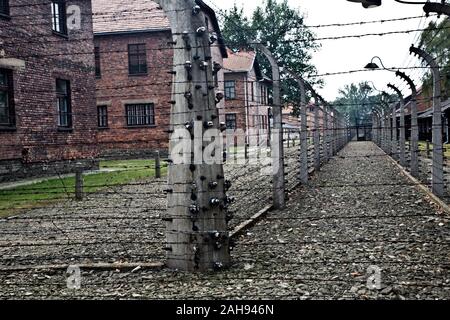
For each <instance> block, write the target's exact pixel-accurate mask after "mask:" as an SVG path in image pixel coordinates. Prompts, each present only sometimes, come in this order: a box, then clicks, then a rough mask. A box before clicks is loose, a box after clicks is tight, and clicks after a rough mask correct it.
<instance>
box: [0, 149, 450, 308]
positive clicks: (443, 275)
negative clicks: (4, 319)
mask: <svg viewBox="0 0 450 320" xmlns="http://www.w3.org/2000/svg"><path fill="white" fill-rule="evenodd" d="M409 184H410V182H409V181H408V180H407V179H406V178H404V177H403V176H401V175H400V172H399V170H398V169H397V168H396V167H395V166H394V165H393V164H392V163H390V162H389V161H388V160H387V158H386V157H384V156H383V155H382V153H381V152H380V150H379V149H378V148H377V147H375V146H374V144H372V143H370V142H362V143H356V142H354V143H351V144H349V145H348V146H347V147H346V148H345V149H344V150H343V151H341V153H340V155H339V156H338V157H336V158H334V159H332V160H331V161H330V162H329V163H328V164H326V165H325V166H324V167H323V168H322V170H321V172H320V173H318V174H317V175H316V176H315V177H314V178H313V179H312V181H311V184H310V185H309V186H308V187H302V188H300V189H299V190H297V191H295V192H293V193H292V194H291V201H290V202H289V204H288V206H287V208H286V209H285V210H283V211H274V212H271V213H270V214H269V215H268V216H267V217H266V218H265V219H264V220H262V221H260V222H259V223H258V224H256V225H255V226H254V227H253V228H252V229H251V230H249V231H248V232H247V234H245V235H243V236H241V237H240V239H239V240H238V241H237V244H236V248H235V250H234V251H233V253H232V255H233V261H234V263H233V265H232V266H231V268H230V269H228V270H226V271H223V272H220V273H215V274H206V275H205V274H196V275H191V274H185V273H180V272H175V271H170V270H162V271H150V270H135V271H134V272H119V271H118V270H115V271H88V270H82V280H81V289H80V290H69V289H67V287H66V274H65V272H62V271H45V270H42V271H27V272H14V273H10V272H8V273H5V272H0V297H2V298H46V299H52V298H76V299H87V298H97V299H182V298H184V299H201V298H224V299H228V298H239V299H449V298H450V275H449V266H450V254H449V245H450V226H449V217H448V216H446V215H445V214H444V213H442V212H441V211H440V210H439V209H438V208H436V207H435V206H434V205H433V204H431V203H430V201H429V199H427V197H426V196H424V195H423V194H422V193H420V192H419V191H417V189H416V188H415V187H414V186H410V185H409ZM162 201H163V200H162ZM130 210H131V209H130ZM139 224H143V222H142V221H141V222H136V225H130V226H129V227H130V228H134V227H136V228H138V225H139ZM48 228H50V226H48ZM25 229H27V228H25ZM27 230H28V229H27ZM4 231H6V230H5V229H2V232H4ZM28 231H30V230H28ZM111 232H113V230H111ZM93 235H96V237H95V238H96V239H98V237H99V235H98V234H95V232H93ZM1 237H2V238H4V237H5V236H4V235H3V233H2V236H1ZM26 237H27V236H25V235H24V236H23V239H25V238H26ZM107 239H108V238H105V241H107ZM104 248H112V247H111V244H110V245H107V244H105V246H104ZM69 249H70V247H67V250H69ZM119 249H120V247H118V248H117V250H119ZM83 250H86V251H89V250H91V247H90V246H84V247H83ZM151 250H153V248H151V247H148V248H147V247H145V246H143V245H139V246H137V248H136V250H135V251H133V252H134V253H135V254H136V255H138V254H140V255H141V256H145V254H149V255H150V256H152V255H153V254H154V252H153V251H151ZM14 252H17V255H19V256H20V255H21V254H22V253H21V252H20V251H18V250H15V249H14V250H11V252H10V254H12V253H14ZM92 252H94V253H95V252H97V251H92ZM149 252H150V253H149ZM2 254H3V253H2ZM54 254H55V255H56V254H57V252H55V253H54ZM141 260H142V259H141ZM150 260H153V259H150ZM369 267H372V269H373V270H379V271H380V273H379V277H375V278H374V279H375V280H376V281H375V283H376V284H380V286H379V287H378V288H377V289H369V288H368V286H367V282H368V279H369V277H371V274H369V273H368V268H369ZM378 280H379V281H378ZM371 283H372V282H371Z"/></svg>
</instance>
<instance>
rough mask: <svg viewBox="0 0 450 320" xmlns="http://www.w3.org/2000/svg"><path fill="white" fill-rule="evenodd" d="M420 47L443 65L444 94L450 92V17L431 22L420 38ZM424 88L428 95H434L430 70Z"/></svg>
mask: <svg viewBox="0 0 450 320" xmlns="http://www.w3.org/2000/svg"><path fill="white" fill-rule="evenodd" d="M420 47H421V48H422V49H423V50H425V51H426V52H427V53H429V54H431V55H432V56H433V57H435V58H436V60H437V63H438V64H439V65H440V66H441V82H442V96H443V97H448V96H449V94H450V18H446V19H444V20H443V21H441V22H440V23H436V22H434V21H432V22H430V24H429V25H428V27H427V28H426V30H425V31H423V32H422V34H421V38H420ZM423 90H424V93H425V95H426V96H428V97H431V96H432V95H433V77H432V75H431V73H430V72H428V73H426V74H425V76H424V77H423Z"/></svg>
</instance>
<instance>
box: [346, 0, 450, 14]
mask: <svg viewBox="0 0 450 320" xmlns="http://www.w3.org/2000/svg"><path fill="white" fill-rule="evenodd" d="M347 1H350V2H358V3H361V4H362V6H363V7H364V8H366V9H369V8H376V7H379V6H381V0H347ZM394 1H395V2H398V3H402V4H421V5H422V4H423V5H424V7H423V10H424V11H425V14H426V16H427V17H428V16H429V15H430V13H437V14H438V17H439V16H440V15H441V14H445V15H447V16H450V5H448V4H446V3H445V0H441V3H438V2H430V1H427V2H417V1H403V0H394Z"/></svg>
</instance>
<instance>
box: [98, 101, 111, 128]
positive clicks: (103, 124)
mask: <svg viewBox="0 0 450 320" xmlns="http://www.w3.org/2000/svg"><path fill="white" fill-rule="evenodd" d="M102 109H104V111H105V112H104V114H102V112H101V110H102ZM97 127H98V128H99V129H108V128H109V119H108V106H107V105H105V104H102V105H98V106H97Z"/></svg>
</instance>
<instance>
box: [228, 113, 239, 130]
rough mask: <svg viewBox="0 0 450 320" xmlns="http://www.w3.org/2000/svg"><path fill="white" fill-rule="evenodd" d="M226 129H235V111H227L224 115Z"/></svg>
mask: <svg viewBox="0 0 450 320" xmlns="http://www.w3.org/2000/svg"><path fill="white" fill-rule="evenodd" d="M225 122H226V125H227V129H231V130H235V129H236V128H237V123H236V113H228V114H227V115H225Z"/></svg>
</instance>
